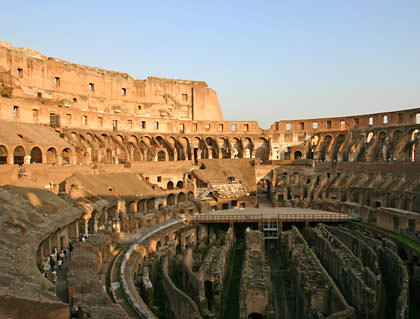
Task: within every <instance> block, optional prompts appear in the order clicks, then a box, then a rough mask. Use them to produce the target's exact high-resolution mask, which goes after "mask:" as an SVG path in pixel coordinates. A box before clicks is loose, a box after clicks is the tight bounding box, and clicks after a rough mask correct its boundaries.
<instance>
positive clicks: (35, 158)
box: [31, 146, 42, 164]
mask: <svg viewBox="0 0 420 319" xmlns="http://www.w3.org/2000/svg"><path fill="white" fill-rule="evenodd" d="M32 163H42V152H41V150H40V149H39V147H37V146H35V147H34V148H32V150H31V164H32Z"/></svg>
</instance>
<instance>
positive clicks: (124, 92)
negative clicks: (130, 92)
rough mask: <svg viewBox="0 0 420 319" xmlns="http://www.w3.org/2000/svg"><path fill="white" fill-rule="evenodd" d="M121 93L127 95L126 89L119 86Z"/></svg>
mask: <svg viewBox="0 0 420 319" xmlns="http://www.w3.org/2000/svg"><path fill="white" fill-rule="evenodd" d="M121 95H122V96H126V95H127V90H126V88H121Z"/></svg>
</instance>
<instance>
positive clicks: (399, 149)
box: [295, 128, 420, 162]
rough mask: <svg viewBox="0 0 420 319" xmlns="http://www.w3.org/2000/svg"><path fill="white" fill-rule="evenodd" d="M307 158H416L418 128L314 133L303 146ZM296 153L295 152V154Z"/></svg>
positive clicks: (419, 141) (418, 153) (419, 140)
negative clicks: (335, 133)
mask: <svg viewBox="0 0 420 319" xmlns="http://www.w3.org/2000/svg"><path fill="white" fill-rule="evenodd" d="M306 151H307V155H306V156H307V158H313V159H316V160H321V161H332V162H335V161H338V162H341V161H351V162H353V161H389V160H407V161H419V160H420V130H419V129H416V128H411V129H408V130H405V131H403V130H401V129H396V130H392V131H386V130H380V131H371V132H369V133H367V134H363V133H360V132H358V133H355V132H351V133H350V134H344V133H340V134H337V135H335V136H334V135H332V134H325V135H323V136H321V135H314V136H313V137H312V138H311V140H310V141H309V142H308V143H307V145H306ZM299 155H300V154H295V157H296V156H299Z"/></svg>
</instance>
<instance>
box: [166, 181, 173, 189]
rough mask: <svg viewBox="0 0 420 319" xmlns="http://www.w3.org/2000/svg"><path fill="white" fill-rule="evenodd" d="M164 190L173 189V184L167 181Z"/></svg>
mask: <svg viewBox="0 0 420 319" xmlns="http://www.w3.org/2000/svg"><path fill="white" fill-rule="evenodd" d="M166 189H174V183H173V182H172V181H169V182H168V184H167V185H166Z"/></svg>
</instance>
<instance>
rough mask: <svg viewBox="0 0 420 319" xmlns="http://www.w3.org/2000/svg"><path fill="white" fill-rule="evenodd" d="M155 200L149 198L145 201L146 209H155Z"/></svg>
mask: <svg viewBox="0 0 420 319" xmlns="http://www.w3.org/2000/svg"><path fill="white" fill-rule="evenodd" d="M155 202H156V201H155V199H154V198H151V199H149V200H148V201H147V209H155Z"/></svg>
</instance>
